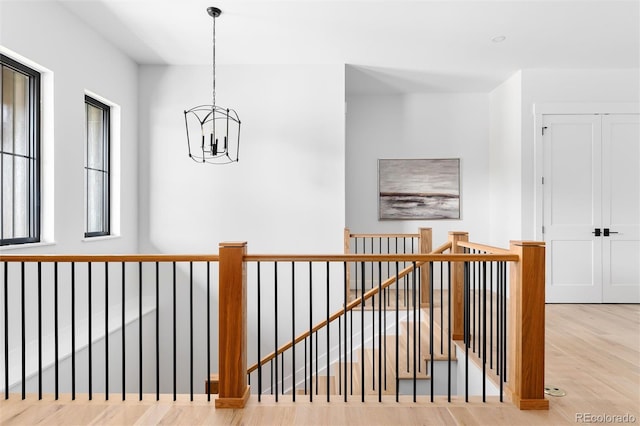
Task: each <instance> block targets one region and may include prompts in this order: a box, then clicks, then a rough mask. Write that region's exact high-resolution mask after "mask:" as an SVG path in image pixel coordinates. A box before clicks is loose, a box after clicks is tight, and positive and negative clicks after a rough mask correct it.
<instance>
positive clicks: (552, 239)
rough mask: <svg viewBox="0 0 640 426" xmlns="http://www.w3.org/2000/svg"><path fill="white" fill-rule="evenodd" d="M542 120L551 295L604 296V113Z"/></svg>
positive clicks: (563, 298)
mask: <svg viewBox="0 0 640 426" xmlns="http://www.w3.org/2000/svg"><path fill="white" fill-rule="evenodd" d="M543 125H544V126H545V127H546V131H545V134H544V137H543V156H544V178H545V182H544V186H543V187H544V208H543V209H544V227H545V231H544V235H545V241H546V243H547V301H549V302H582V303H589V302H591V303H593V302H600V301H601V298H602V278H601V277H602V270H601V268H602V262H601V258H602V239H601V237H596V236H595V235H594V234H593V233H592V232H593V231H594V229H595V228H596V226H597V225H598V226H599V225H600V223H601V219H602V218H601V209H600V205H601V202H602V200H601V195H600V194H601V192H602V191H601V184H602V167H601V163H602V162H601V150H602V146H601V145H602V139H601V137H600V134H601V121H600V117H599V116H596V115H549V116H545V117H544V124H543Z"/></svg>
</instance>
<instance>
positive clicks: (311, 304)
mask: <svg viewBox="0 0 640 426" xmlns="http://www.w3.org/2000/svg"><path fill="white" fill-rule="evenodd" d="M357 246H358V239H357V238H356V247H357ZM356 282H357V278H356ZM356 285H357V284H356ZM309 373H310V374H311V375H312V376H313V263H311V262H309ZM309 402H313V377H309Z"/></svg>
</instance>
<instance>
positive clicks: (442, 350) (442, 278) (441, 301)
mask: <svg viewBox="0 0 640 426" xmlns="http://www.w3.org/2000/svg"><path fill="white" fill-rule="evenodd" d="M443 269H444V266H443V265H442V262H440V325H442V324H444V274H443V272H442V271H443ZM448 291H449V294H450V293H451V289H449V290H448ZM440 354H441V355H442V354H444V327H440Z"/></svg>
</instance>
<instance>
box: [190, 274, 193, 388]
mask: <svg viewBox="0 0 640 426" xmlns="http://www.w3.org/2000/svg"><path fill="white" fill-rule="evenodd" d="M189 397H190V398H189V399H190V401H193V262H189Z"/></svg>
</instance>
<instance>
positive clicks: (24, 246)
mask: <svg viewBox="0 0 640 426" xmlns="http://www.w3.org/2000/svg"><path fill="white" fill-rule="evenodd" d="M55 245H56V242H55V241H41V242H39V243H26V244H11V245H8V246H2V247H0V251H9V250H25V249H32V248H39V247H47V246H55Z"/></svg>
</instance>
